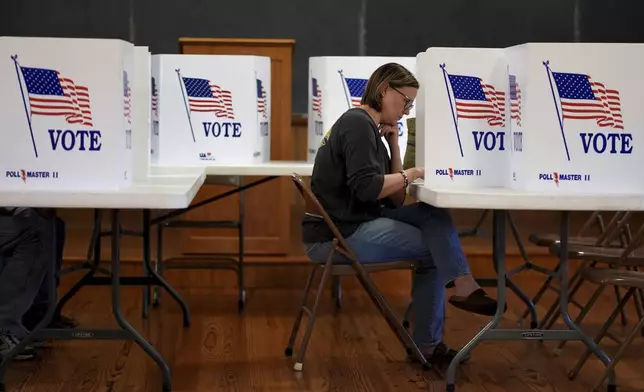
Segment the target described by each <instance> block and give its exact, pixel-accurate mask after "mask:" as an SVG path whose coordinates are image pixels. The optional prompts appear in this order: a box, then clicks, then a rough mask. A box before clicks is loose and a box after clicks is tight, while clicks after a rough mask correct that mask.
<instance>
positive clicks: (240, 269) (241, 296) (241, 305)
mask: <svg viewBox="0 0 644 392" xmlns="http://www.w3.org/2000/svg"><path fill="white" fill-rule="evenodd" d="M239 184H240V186H241V185H243V178H242V177H239ZM238 197H239V203H238V208H239V214H238V219H239V237H238V244H239V245H238V246H239V248H238V253H239V254H238V255H237V257H238V258H237V286H238V290H239V292H238V298H237V310H238V312H239V314H242V313H243V312H244V309H245V308H246V283H245V281H244V209H245V203H244V192H243V191H240V192H239V196H238Z"/></svg>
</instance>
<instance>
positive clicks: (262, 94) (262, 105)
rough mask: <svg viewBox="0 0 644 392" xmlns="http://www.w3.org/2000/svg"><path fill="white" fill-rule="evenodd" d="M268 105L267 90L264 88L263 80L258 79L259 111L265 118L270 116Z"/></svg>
mask: <svg viewBox="0 0 644 392" xmlns="http://www.w3.org/2000/svg"><path fill="white" fill-rule="evenodd" d="M266 106H267V105H266V90H264V84H263V83H262V81H261V80H259V79H257V113H259V114H261V115H262V117H264V118H268V113H267V110H266Z"/></svg>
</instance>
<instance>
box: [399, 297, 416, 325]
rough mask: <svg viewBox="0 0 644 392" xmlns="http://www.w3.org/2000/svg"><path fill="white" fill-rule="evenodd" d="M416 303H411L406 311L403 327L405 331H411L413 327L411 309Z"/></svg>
mask: <svg viewBox="0 0 644 392" xmlns="http://www.w3.org/2000/svg"><path fill="white" fill-rule="evenodd" d="M413 304H414V303H413V302H409V305H407V308H406V309H405V313H404V314H403V320H402V326H403V327H405V329H407V330H409V327H411V321H410V318H411V307H412V305H413Z"/></svg>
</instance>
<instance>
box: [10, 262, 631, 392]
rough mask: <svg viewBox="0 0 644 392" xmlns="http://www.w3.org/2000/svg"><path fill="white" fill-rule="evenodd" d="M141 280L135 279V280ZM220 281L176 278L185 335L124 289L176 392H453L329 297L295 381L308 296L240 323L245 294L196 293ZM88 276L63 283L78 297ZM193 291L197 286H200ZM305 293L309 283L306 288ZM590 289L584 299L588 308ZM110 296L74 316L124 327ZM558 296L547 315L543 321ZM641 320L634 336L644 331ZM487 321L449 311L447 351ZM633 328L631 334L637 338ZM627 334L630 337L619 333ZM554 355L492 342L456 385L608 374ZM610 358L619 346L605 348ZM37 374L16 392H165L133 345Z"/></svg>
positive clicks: (166, 312) (531, 385)
mask: <svg viewBox="0 0 644 392" xmlns="http://www.w3.org/2000/svg"><path fill="white" fill-rule="evenodd" d="M138 269H139V268H136V269H135V268H134V267H131V266H128V267H125V268H124V273H130V274H131V273H134V272H136V271H137V270H138ZM211 273H212V274H218V273H222V272H220V271H215V272H203V271H173V272H171V273H169V274H168V278H169V280H170V281H171V282H174V283H176V285H177V288H178V290H179V291H180V292H181V293H182V294H183V295H184V296H185V298H186V299H187V301H188V304H189V305H190V309H191V311H192V327H191V328H183V326H182V323H181V314H180V311H179V307H178V306H177V305H176V304H174V303H172V302H171V301H170V299H169V297H168V296H167V295H165V296H164V297H163V298H162V305H161V306H160V307H159V308H158V309H156V310H153V311H152V313H151V316H150V318H149V320H147V321H144V320H142V319H141V315H140V314H141V309H140V293H141V290H140V289H138V288H125V289H124V290H123V294H122V300H123V305H122V309H123V312H124V314H125V315H126V317H127V319H128V320H130V322H131V323H132V324H133V325H134V326H135V327H136V328H137V329H138V330H139V331H140V332H141V333H142V334H143V335H144V336H145V337H146V338H147V339H148V340H149V341H150V342H151V343H152V344H153V345H154V346H155V347H157V348H158V349H159V351H160V352H161V354H162V355H163V356H164V357H165V358H166V360H167V361H168V363H169V364H170V367H171V371H172V374H173V381H174V383H173V386H174V388H173V391H176V392H196V391H199V392H202V391H352V392H353V391H355V392H358V391H365V392H366V391H444V390H445V383H444V381H443V379H442V376H441V375H440V374H437V373H436V372H433V371H426V372H423V371H422V370H420V369H419V368H418V367H417V366H414V365H412V364H409V363H407V362H406V361H405V355H404V352H403V350H402V349H401V347H400V345H399V343H398V341H397V340H396V338H395V337H394V335H393V333H392V332H391V331H390V330H389V328H388V327H387V325H386V323H385V322H384V321H383V320H382V318H381V316H380V315H379V313H378V312H377V311H376V310H375V307H374V306H373V305H372V304H371V303H370V300H369V298H368V297H367V295H365V294H364V293H363V292H362V291H361V290H359V289H352V290H347V291H345V293H344V301H343V308H342V309H341V310H339V311H335V310H334V308H333V306H332V303H331V301H330V296H328V295H327V296H325V298H324V301H323V302H322V305H321V311H320V315H319V317H318V322H317V324H316V328H315V330H314V332H313V336H312V340H311V344H310V346H309V349H308V353H307V356H306V361H305V365H304V370H303V372H302V373H301V374H298V373H295V372H294V371H293V370H292V360H291V359H289V358H285V356H284V348H285V345H286V342H287V339H288V335H289V332H290V329H291V325H292V321H293V317H294V315H295V311H296V309H297V306H298V304H299V301H300V293H301V292H300V290H289V289H270V288H259V289H252V290H251V291H250V292H249V295H248V307H247V311H246V314H245V315H244V316H241V317H240V316H238V315H237V309H236V303H237V300H236V293H235V291H234V290H230V289H222V288H216V289H212V288H209V287H208V286H207V285H203V284H192V283H191V282H196V281H200V280H202V279H204V277H203V275H204V274H211ZM78 276H79V275H70V276H65V277H64V278H63V285H64V286H66V287H69V286H70V285H71V284H72V283H73V282H74V281H75V279H77V278H78ZM193 279H194V280H193ZM517 282H518V283H519V284H520V286H521V287H523V288H524V289H525V290H526V291H527V292H528V293H530V294H534V293H535V292H536V290H537V289H538V286H539V285H540V283H541V282H543V277H542V276H539V275H537V274H536V273H533V272H528V273H526V274H524V275H522V276H520V277H519V278H518V279H517ZM303 284H304V282H302V285H303ZM408 291H409V288H408V287H393V288H392V287H388V288H387V292H386V293H385V295H386V297H387V299H388V300H389V301H390V303H391V305H392V307H393V308H394V309H396V311H397V312H399V313H401V312H402V311H403V310H404V308H405V306H406V305H407V301H408V300H409V298H408V296H407V293H408ZM590 293H591V289H590V288H587V289H585V290H583V292H582V294H581V298H588V297H589V295H590ZM109 298H110V296H109V291H108V289H107V288H104V287H101V288H85V289H83V290H82V291H81V292H80V293H79V294H78V295H77V296H76V298H74V299H73V300H72V301H71V302H70V303H69V304H68V306H67V307H66V309H65V313H66V314H69V315H73V316H74V317H76V318H77V319H78V320H80V321H81V322H82V324H83V325H85V326H88V327H110V326H115V325H116V324H115V322H114V321H113V318H112V316H111V305H110V304H109V302H108V301H109ZM553 298H554V297H553V295H549V296H547V297H546V300H545V301H544V302H542V303H541V305H542V306H540V307H539V312H540V314H541V315H543V313H544V311H545V309H544V307H545V306H546V304H548V303H550V301H552V299H553ZM614 303H615V302H614V297H612V296H610V295H604V296H603V297H602V298H601V299H600V301H599V303H598V305H597V306H596V308H595V309H593V312H592V313H591V314H590V315H589V321H588V322H587V323H585V324H584V328H585V329H587V330H590V331H593V330H596V329H597V328H598V326H599V325H600V324H601V323H602V322H603V321H604V320H606V317H607V315H608V314H609V313H610V311H611V310H612V307H613V305H614ZM522 311H523V308H522V307H521V305H520V303H519V302H518V301H517V300H516V299H515V298H514V297H512V296H510V306H509V310H508V312H507V313H506V315H505V317H504V321H503V323H504V325H506V326H507V327H513V326H515V325H516V319H517V315H518V314H520V313H521V312H522ZM629 311H630V313H631V318H630V327H632V326H633V325H634V323H635V320H634V316H633V315H634V311H633V310H632V307H631V308H630V309H629ZM487 320H488V318H485V317H479V316H475V315H470V314H467V313H464V312H462V311H459V310H455V309H454V308H451V307H449V306H448V312H447V320H446V332H445V339H446V341H447V342H448V343H449V344H450V345H452V346H460V345H462V344H465V343H466V342H467V341H468V340H469V339H470V338H471V337H472V336H473V335H474V334H475V333H476V332H477V331H478V330H479V329H480V328H482V327H483V326H484V325H485V324H486V322H487ZM628 328H629V327H627V329H626V330H625V331H628ZM616 330H617V331H621V328H616ZM554 345H555V343H539V342H486V343H483V344H482V345H481V346H479V347H478V348H477V349H476V350H475V351H474V353H473V355H472V359H471V362H470V363H469V364H466V365H463V366H462V367H461V368H460V370H459V371H458V373H457V379H458V387H457V391H459V392H523V391H534V392H545V391H562V392H563V391H568V392H582V391H588V390H589V388H590V385H592V384H593V383H594V381H595V379H596V377H597V376H599V374H600V372H601V371H602V366H601V365H600V364H599V362H598V361H597V360H595V359H591V360H590V361H589V362H588V364H587V365H586V366H585V367H584V369H583V370H582V372H581V374H580V375H579V377H578V379H577V380H576V381H574V382H571V381H569V380H568V378H567V376H566V374H567V372H568V370H569V369H570V368H571V367H572V366H573V365H574V363H575V361H576V360H577V358H578V357H579V356H580V355H581V353H582V352H583V347H582V345H581V343H577V342H575V343H569V344H568V345H567V346H566V348H565V349H564V350H563V352H562V354H561V355H560V356H554V355H553V354H552V348H553V347H554ZM606 347H607V349H608V350H609V351H611V350H612V352H614V347H615V345H614V344H612V343H606ZM641 353H642V338H638V339H636V341H635V342H634V344H633V346H632V347H631V349H630V350H629V352H628V353H627V354H626V356H625V358H624V359H623V361H622V362H621V363H620V364H619V365H618V367H617V374H618V384H619V388H618V390H619V391H620V392H622V391H623V392H634V391H644V375H643V374H642V371H641V369H642V368H643V366H642V365H644V361H643V360H642V359H641V357H642V355H641ZM40 354H41V355H40V358H39V359H38V360H37V361H35V362H22V363H14V364H12V365H11V367H10V369H9V372H8V375H7V386H8V387H9V391H23V392H47V391H51V392H74V391H79V392H80V391H82V392H91V391H124V392H144V391H146V392H147V391H154V392H157V391H161V377H160V371H159V369H158V368H157V366H156V364H155V363H154V362H153V361H152V360H150V359H149V358H148V357H147V356H146V355H145V354H144V353H143V351H142V350H141V349H140V348H139V347H138V346H136V345H135V344H133V343H132V342H114V341H65V342H62V341H58V342H53V343H52V344H51V347H48V348H43V349H42V350H41V351H40Z"/></svg>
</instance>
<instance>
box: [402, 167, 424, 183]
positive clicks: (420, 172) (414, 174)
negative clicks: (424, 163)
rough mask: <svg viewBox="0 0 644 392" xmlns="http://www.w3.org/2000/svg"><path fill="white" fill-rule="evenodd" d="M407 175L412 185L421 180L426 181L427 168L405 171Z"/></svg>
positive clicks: (414, 168)
mask: <svg viewBox="0 0 644 392" xmlns="http://www.w3.org/2000/svg"><path fill="white" fill-rule="evenodd" d="M405 173H407V178H408V179H409V182H410V183H412V182H414V181H416V180H417V179H419V178H422V179H425V168H423V167H412V168H411V169H407V170H405Z"/></svg>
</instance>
